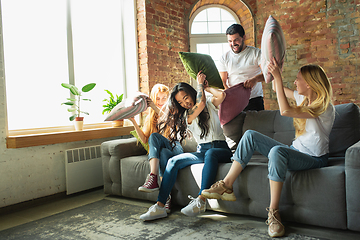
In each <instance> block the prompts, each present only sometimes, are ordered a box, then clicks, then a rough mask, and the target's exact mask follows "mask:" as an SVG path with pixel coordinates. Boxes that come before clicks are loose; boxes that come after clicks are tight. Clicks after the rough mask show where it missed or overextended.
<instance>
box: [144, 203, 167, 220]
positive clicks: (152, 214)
mask: <svg viewBox="0 0 360 240" xmlns="http://www.w3.org/2000/svg"><path fill="white" fill-rule="evenodd" d="M164 217H167V213H166V210H165V207H160V206H159V205H157V203H155V204H154V205H152V206H151V207H150V208H149V210H148V211H147V213H144V214H143V215H141V216H140V219H141V220H143V221H151V220H155V219H159V218H164Z"/></svg>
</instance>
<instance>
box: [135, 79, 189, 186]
mask: <svg viewBox="0 0 360 240" xmlns="http://www.w3.org/2000/svg"><path fill="white" fill-rule="evenodd" d="M168 96H169V88H168V87H167V86H165V85H163V84H155V85H154V86H153V88H152V89H151V93H150V98H148V105H149V106H150V113H149V115H148V116H147V117H146V119H145V123H144V127H143V129H141V128H140V127H139V125H138V124H137V123H136V121H135V119H134V118H131V119H130V120H131V121H132V123H133V125H134V127H135V130H136V133H137V134H138V136H139V138H140V140H141V141H142V142H143V143H145V144H148V145H149V155H148V158H149V163H150V174H149V175H148V177H147V178H146V180H145V183H144V185H142V186H140V187H139V188H138V190H139V191H142V192H154V191H156V190H158V189H159V183H158V174H159V173H160V176H162V175H163V173H164V169H165V167H166V163H167V160H168V159H169V158H171V157H173V156H175V155H177V154H180V153H183V149H182V147H181V145H180V143H179V142H176V143H175V145H171V144H170V141H169V140H168V139H167V138H166V137H164V136H162V135H160V134H159V133H158V128H157V122H158V118H159V113H160V110H161V109H162V107H163V106H164V105H165V103H166V101H167V99H168ZM165 135H167V133H166V132H165ZM159 170H160V171H159Z"/></svg>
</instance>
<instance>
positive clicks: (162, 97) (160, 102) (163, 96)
mask: <svg viewBox="0 0 360 240" xmlns="http://www.w3.org/2000/svg"><path fill="white" fill-rule="evenodd" d="M167 98H168V94H167V93H166V92H158V93H157V94H156V99H155V105H156V106H157V107H158V108H162V106H164V104H165V103H166V101H167Z"/></svg>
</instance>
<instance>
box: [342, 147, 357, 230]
mask: <svg viewBox="0 0 360 240" xmlns="http://www.w3.org/2000/svg"><path fill="white" fill-rule="evenodd" d="M345 185H346V209H347V222H348V229H350V230H354V231H360V224H359V222H360V204H359V199H360V141H359V142H357V143H355V144H354V145H352V146H351V147H349V148H348V149H347V150H346V152H345Z"/></svg>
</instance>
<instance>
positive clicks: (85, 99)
mask: <svg viewBox="0 0 360 240" xmlns="http://www.w3.org/2000/svg"><path fill="white" fill-rule="evenodd" d="M81 100H84V101H91V99H89V98H83V99H81Z"/></svg>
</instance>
